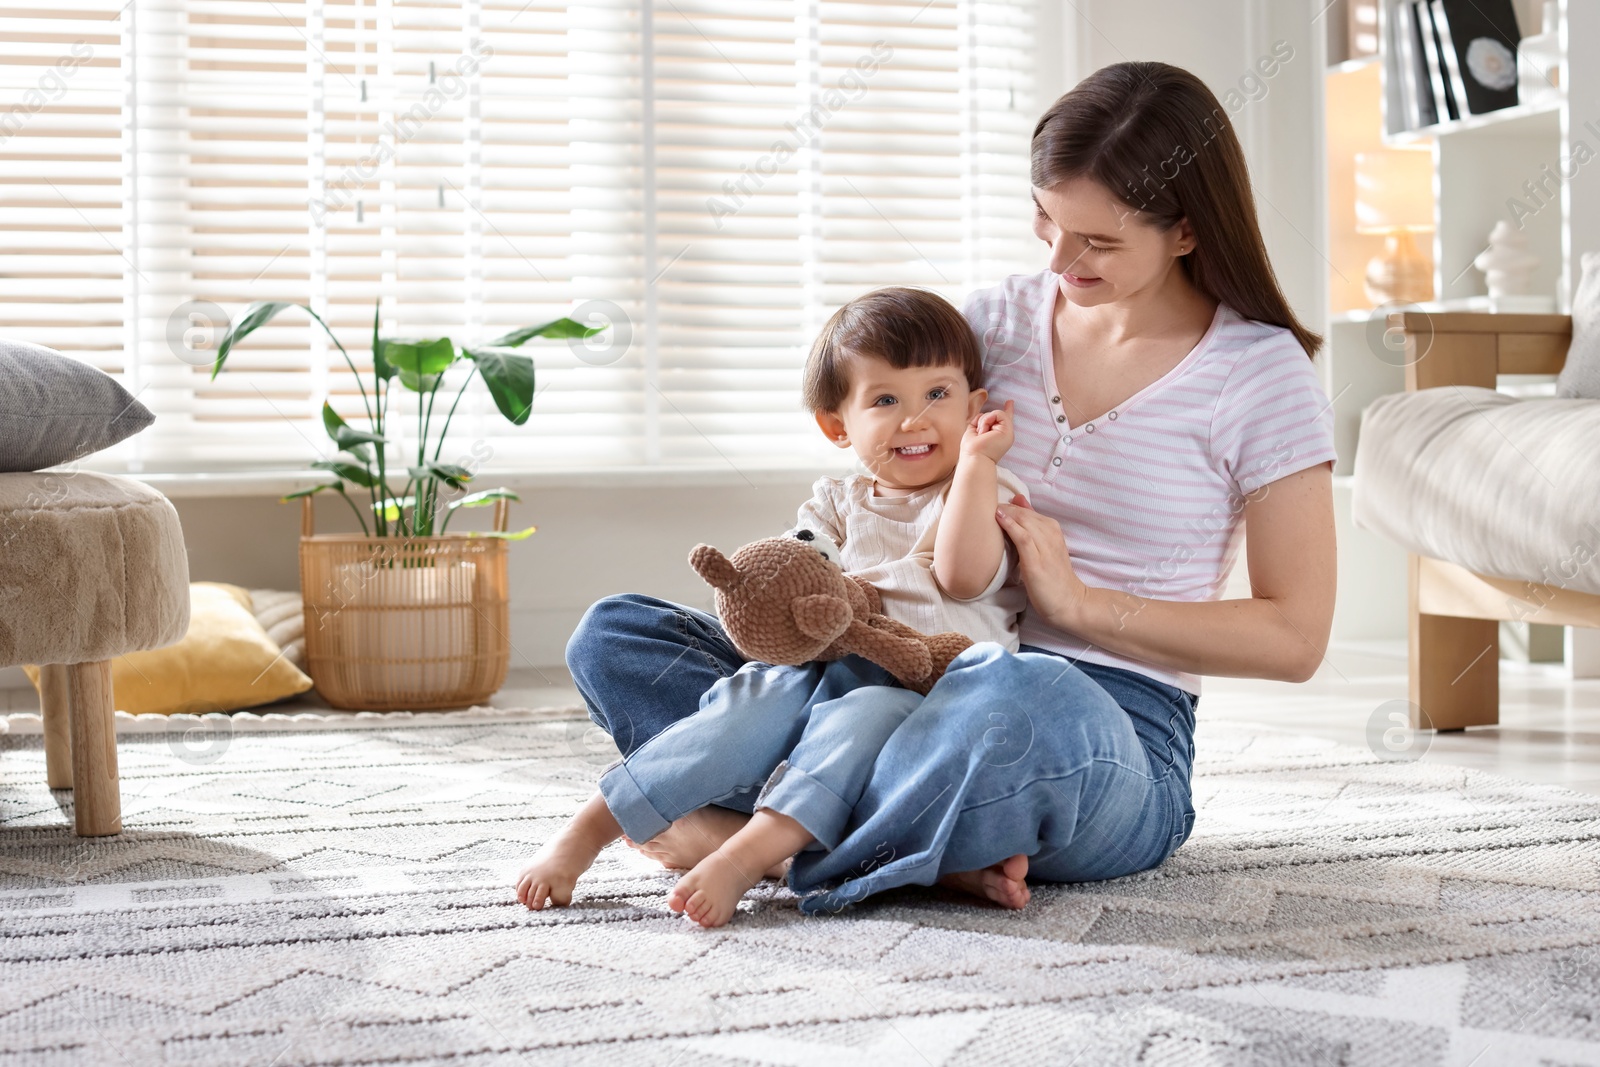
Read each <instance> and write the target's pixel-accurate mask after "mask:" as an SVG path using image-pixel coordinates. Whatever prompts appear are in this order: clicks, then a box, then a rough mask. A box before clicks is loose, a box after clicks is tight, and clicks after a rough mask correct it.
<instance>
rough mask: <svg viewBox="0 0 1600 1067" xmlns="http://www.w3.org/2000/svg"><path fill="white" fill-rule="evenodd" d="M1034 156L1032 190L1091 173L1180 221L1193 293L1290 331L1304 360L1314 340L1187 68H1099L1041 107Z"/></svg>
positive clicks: (1211, 98) (1162, 221)
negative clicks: (1190, 232) (1286, 292)
mask: <svg viewBox="0 0 1600 1067" xmlns="http://www.w3.org/2000/svg"><path fill="white" fill-rule="evenodd" d="M1032 156H1033V162H1032V172H1031V179H1032V181H1033V184H1034V186H1035V188H1039V189H1049V188H1051V187H1052V186H1054V185H1057V184H1059V183H1061V182H1063V181H1067V180H1070V179H1073V178H1081V177H1088V178H1093V179H1094V180H1095V181H1097V182H1099V183H1100V184H1101V185H1104V186H1105V187H1106V188H1107V189H1109V190H1111V192H1112V194H1113V195H1114V196H1116V197H1118V198H1119V199H1121V200H1122V201H1123V203H1125V204H1127V205H1128V206H1129V207H1131V208H1133V209H1134V210H1135V212H1137V213H1138V214H1137V217H1138V218H1139V219H1140V220H1142V221H1145V222H1147V223H1149V224H1150V225H1152V226H1155V227H1156V228H1157V229H1162V230H1165V229H1169V228H1171V227H1172V226H1174V225H1176V224H1177V223H1178V221H1179V220H1180V219H1184V218H1187V219H1188V220H1189V225H1190V226H1192V227H1193V228H1194V235H1195V247H1194V249H1193V250H1192V251H1190V252H1189V254H1188V255H1186V256H1183V257H1181V260H1182V263H1183V269H1184V271H1185V272H1186V273H1187V274H1188V276H1189V281H1191V282H1192V283H1194V285H1195V287H1196V288H1198V289H1199V290H1200V291H1201V292H1203V293H1206V294H1207V295H1208V296H1210V297H1212V298H1213V299H1215V300H1219V301H1221V302H1222V303H1224V304H1226V305H1228V306H1229V307H1230V308H1232V309H1233V310H1234V311H1236V312H1238V313H1239V314H1240V315H1242V316H1243V317H1244V318H1247V319H1256V320H1258V321H1260V322H1265V323H1269V324H1270V325H1273V326H1282V327H1284V328H1285V329H1287V330H1289V331H1290V332H1291V333H1293V334H1294V337H1295V340H1297V341H1299V342H1300V346H1301V347H1302V348H1304V349H1305V350H1306V355H1308V356H1315V355H1316V353H1317V349H1319V348H1321V347H1322V338H1321V337H1319V336H1318V335H1317V334H1314V333H1312V332H1311V331H1310V330H1308V329H1306V327H1305V326H1304V325H1303V324H1302V323H1301V322H1300V320H1299V319H1298V318H1296V317H1295V314H1294V312H1293V310H1291V309H1290V307H1289V302H1288V301H1287V300H1286V299H1284V296H1283V290H1282V289H1281V288H1279V286H1278V278H1277V275H1276V274H1274V273H1273V270H1272V264H1271V262H1270V261H1269V260H1268V259H1267V247H1266V244H1265V242H1263V241H1262V239H1261V226H1260V224H1259V222H1258V221H1257V219H1256V207H1255V199H1254V197H1253V196H1252V194H1251V191H1250V172H1249V169H1248V168H1247V167H1246V165H1245V160H1244V151H1243V149H1241V148H1240V147H1239V138H1238V137H1237V136H1236V135H1235V134H1234V132H1233V126H1232V124H1231V123H1230V122H1229V121H1228V113H1227V112H1226V111H1225V110H1223V107H1222V105H1221V104H1220V103H1218V102H1217V98H1216V96H1215V95H1213V94H1212V92H1211V90H1210V89H1208V88H1206V85H1205V83H1204V82H1202V81H1201V80H1200V79H1199V78H1197V77H1195V76H1194V75H1193V74H1190V73H1189V72H1188V71H1186V70H1184V69H1182V68H1181V67H1174V66H1171V65H1170V64H1167V63H1153V62H1140V63H1113V64H1111V65H1110V66H1108V67H1101V68H1100V69H1099V70H1097V71H1095V72H1094V73H1093V74H1091V75H1089V76H1088V77H1087V78H1085V79H1083V81H1081V82H1079V83H1078V84H1077V85H1076V86H1074V87H1073V88H1072V90H1071V91H1069V92H1068V93H1067V94H1066V95H1065V96H1063V97H1061V99H1059V100H1057V101H1056V102H1055V103H1054V104H1053V105H1051V107H1050V110H1049V111H1046V112H1045V113H1044V117H1043V118H1041V119H1040V120H1039V124H1038V125H1037V126H1036V127H1035V128H1034V131H1033V152H1032Z"/></svg>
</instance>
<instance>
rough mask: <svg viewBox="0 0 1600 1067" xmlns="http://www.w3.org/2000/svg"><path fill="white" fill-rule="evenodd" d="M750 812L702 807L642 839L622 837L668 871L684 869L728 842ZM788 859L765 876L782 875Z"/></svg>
mask: <svg viewBox="0 0 1600 1067" xmlns="http://www.w3.org/2000/svg"><path fill="white" fill-rule="evenodd" d="M749 821H750V816H748V815H746V814H744V813H743V812H739V811H731V810H729V809H728V808H718V807H704V808H698V809H696V810H694V811H691V812H690V813H689V814H687V815H685V816H683V817H682V818H680V819H678V820H677V821H676V822H674V823H673V824H672V825H671V826H669V827H667V828H666V829H665V830H663V831H661V832H660V833H659V834H657V835H656V836H654V837H652V838H651V839H650V840H648V841H645V842H642V843H641V842H638V841H632V840H629V839H628V838H626V837H624V838H623V839H622V840H623V841H624V842H625V843H626V844H627V846H628V847H629V848H631V849H633V850H634V851H636V852H638V853H639V855H641V856H645V857H647V858H649V859H653V860H655V861H656V862H657V863H659V864H661V866H663V867H665V868H666V869H667V870H669V871H687V870H691V869H692V868H694V867H695V866H696V865H697V864H699V863H700V861H701V860H703V859H705V858H706V857H707V856H709V855H711V854H712V853H713V852H715V851H716V850H717V849H719V848H721V847H722V846H723V845H725V844H727V842H728V839H729V838H730V837H732V836H733V835H734V834H736V833H738V832H739V831H740V830H742V829H744V825H745V823H747V822H749ZM788 873H789V861H788V860H787V859H784V860H780V861H778V862H777V863H774V864H773V865H772V866H771V867H769V868H767V871H766V877H768V878H783V877H784V876H785V875H787V874H788Z"/></svg>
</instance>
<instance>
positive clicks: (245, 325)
mask: <svg viewBox="0 0 1600 1067" xmlns="http://www.w3.org/2000/svg"><path fill="white" fill-rule="evenodd" d="M293 307H305V305H304V304H294V303H287V302H285V301H282V300H263V301H260V302H258V303H255V304H251V305H250V306H249V307H248V308H247V309H245V313H244V318H242V319H240V320H239V321H238V322H236V323H233V324H232V325H230V326H229V327H228V332H227V333H225V334H223V335H222V343H221V344H219V345H218V346H217V359H216V362H214V363H213V364H211V377H212V379H213V380H215V379H216V377H217V374H218V373H220V372H221V370H222V365H223V363H225V362H227V359H228V353H229V352H232V351H233V346H234V345H236V344H238V343H239V342H240V341H243V340H244V339H245V338H246V337H249V336H250V335H251V334H252V333H255V332H256V331H257V330H259V329H260V328H261V327H263V326H265V325H266V324H267V323H268V322H269V321H271V319H272V317H273V316H274V315H276V314H277V313H278V312H280V311H282V310H283V309H284V308H293ZM306 310H307V311H310V310H311V309H310V308H306Z"/></svg>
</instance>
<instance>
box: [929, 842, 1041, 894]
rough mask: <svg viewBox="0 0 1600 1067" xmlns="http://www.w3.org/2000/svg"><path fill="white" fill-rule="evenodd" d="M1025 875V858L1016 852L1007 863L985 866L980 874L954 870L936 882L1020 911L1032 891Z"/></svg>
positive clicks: (1026, 858) (1026, 867)
mask: <svg viewBox="0 0 1600 1067" xmlns="http://www.w3.org/2000/svg"><path fill="white" fill-rule="evenodd" d="M1027 874H1028V857H1027V856H1025V855H1023V854H1022V853H1020V852H1019V853H1017V854H1016V855H1015V856H1012V857H1011V858H1010V859H1008V860H1004V861H1002V862H1000V863H997V864H995V865H994V866H993V867H985V868H984V869H983V870H981V871H957V872H956V873H954V874H947V875H945V876H944V877H943V878H941V879H939V884H940V885H942V886H945V887H947V888H950V889H959V890H961V891H962V892H963V893H971V894H972V895H973V896H975V897H982V898H984V899H985V900H990V901H993V902H994V903H996V904H998V905H1000V906H1001V907H1002V908H1020V907H1023V906H1024V905H1026V904H1027V903H1028V898H1029V897H1031V896H1032V895H1033V891H1032V890H1031V889H1029V888H1028V883H1027V882H1025V881H1023V879H1024V878H1025V877H1027Z"/></svg>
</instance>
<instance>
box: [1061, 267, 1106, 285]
mask: <svg viewBox="0 0 1600 1067" xmlns="http://www.w3.org/2000/svg"><path fill="white" fill-rule="evenodd" d="M1061 280H1062V281H1064V282H1066V283H1067V284H1068V285H1073V286H1076V287H1078V288H1079V289H1088V288H1089V287H1090V286H1095V285H1099V284H1100V282H1101V279H1100V278H1089V277H1085V276H1083V275H1080V274H1068V273H1066V272H1065V271H1063V272H1062V273H1061Z"/></svg>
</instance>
